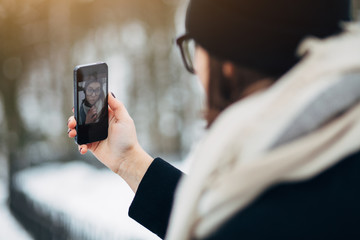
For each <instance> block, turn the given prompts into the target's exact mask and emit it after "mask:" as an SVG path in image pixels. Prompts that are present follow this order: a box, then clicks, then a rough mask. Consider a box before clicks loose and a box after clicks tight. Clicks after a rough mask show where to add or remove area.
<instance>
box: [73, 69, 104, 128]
mask: <svg viewBox="0 0 360 240" xmlns="http://www.w3.org/2000/svg"><path fill="white" fill-rule="evenodd" d="M83 91H84V94H85V99H84V100H83V101H82V103H81V106H80V115H79V124H90V123H96V122H98V121H99V119H100V116H101V112H102V109H103V107H104V100H105V94H104V91H103V90H102V84H101V82H100V81H98V80H97V78H96V75H90V76H89V77H88V79H87V80H85V87H84V90H83Z"/></svg>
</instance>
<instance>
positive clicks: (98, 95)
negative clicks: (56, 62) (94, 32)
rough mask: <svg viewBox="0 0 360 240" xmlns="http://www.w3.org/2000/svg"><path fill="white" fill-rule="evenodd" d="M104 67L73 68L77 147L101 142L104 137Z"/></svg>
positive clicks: (106, 113)
mask: <svg viewBox="0 0 360 240" xmlns="http://www.w3.org/2000/svg"><path fill="white" fill-rule="evenodd" d="M108 114H109V112H108V66H107V64H106V63H103V62H100V63H91V64H84V65H78V66H76V67H75V68H74V116H75V119H76V122H77V124H76V132H77V136H76V137H75V141H76V143H77V144H86V143H91V142H96V141H100V140H104V139H106V138H107V136H108V126H109V120H108Z"/></svg>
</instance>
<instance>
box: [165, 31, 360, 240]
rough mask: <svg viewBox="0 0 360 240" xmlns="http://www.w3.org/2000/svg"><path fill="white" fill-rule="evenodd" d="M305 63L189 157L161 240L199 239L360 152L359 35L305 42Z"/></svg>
mask: <svg viewBox="0 0 360 240" xmlns="http://www.w3.org/2000/svg"><path fill="white" fill-rule="evenodd" d="M299 53H300V54H305V53H306V56H305V57H304V59H303V60H302V61H301V62H300V63H299V64H298V65H297V66H295V67H294V68H293V69H292V70H291V71H290V72H288V73H287V74H286V75H284V76H283V77H282V78H281V79H280V80H278V81H277V82H276V84H274V85H273V86H272V87H270V88H269V89H267V90H265V91H263V92H261V93H257V94H255V95H253V96H250V97H248V98H246V99H244V100H241V101H240V102H238V103H235V104H233V105H232V106H230V107H229V108H228V109H227V110H225V111H224V112H223V113H222V114H221V115H220V116H219V117H218V119H217V120H216V121H215V122H214V124H213V125H212V127H211V129H210V130H209V131H208V133H207V134H206V136H205V137H204V139H203V140H202V141H201V143H200V144H199V146H198V147H197V148H196V149H195V151H194V152H193V153H192V154H191V155H192V157H191V158H192V160H193V161H192V166H191V171H190V173H189V175H188V176H186V177H184V178H183V179H182V180H181V181H180V183H179V187H178V189H177V193H176V196H175V203H174V208H173V211H172V215H171V218H170V224H169V229H168V232H167V239H171V240H180V239H193V238H200V239H201V238H204V237H206V236H208V235H210V234H211V233H213V232H214V231H215V230H216V229H218V227H219V226H221V225H222V224H223V223H224V222H226V221H227V220H228V219H229V218H230V217H231V216H233V215H234V214H235V213H237V212H239V211H241V210H242V209H244V208H245V207H246V206H248V205H249V204H250V203H251V202H252V201H254V200H255V198H256V197H258V196H259V195H260V194H261V193H262V192H264V191H265V190H266V189H268V188H269V187H270V186H273V185H274V184H277V183H280V182H296V181H302V180H306V179H309V178H311V177H314V176H316V175H318V174H319V173H321V172H323V171H324V170H326V169H328V168H329V167H331V166H333V165H334V164H336V163H337V162H339V161H340V160H341V159H343V158H344V157H346V156H347V155H349V154H351V153H353V152H356V151H358V150H359V149H360V28H359V27H357V26H355V25H348V27H347V29H346V30H345V31H344V33H342V34H341V35H338V36H334V37H330V38H328V39H325V40H318V39H307V40H305V41H304V42H303V43H302V44H301V45H300V47H299Z"/></svg>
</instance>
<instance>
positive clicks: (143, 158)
mask: <svg viewBox="0 0 360 240" xmlns="http://www.w3.org/2000/svg"><path fill="white" fill-rule="evenodd" d="M153 160H154V159H153V158H152V157H151V156H150V155H149V154H148V153H147V152H145V150H144V149H143V148H142V147H141V146H140V145H139V144H137V145H136V146H134V147H133V149H131V150H130V152H128V154H126V158H124V159H122V160H121V161H120V162H121V164H120V165H119V169H118V171H117V172H116V173H117V174H118V175H119V176H120V177H122V178H123V179H124V180H125V181H126V182H127V184H128V185H129V186H130V188H131V189H132V190H133V192H136V191H137V189H138V186H139V184H140V182H141V180H142V178H143V177H144V175H145V173H146V171H147V169H148V168H149V166H150V165H151V163H152V162H153Z"/></svg>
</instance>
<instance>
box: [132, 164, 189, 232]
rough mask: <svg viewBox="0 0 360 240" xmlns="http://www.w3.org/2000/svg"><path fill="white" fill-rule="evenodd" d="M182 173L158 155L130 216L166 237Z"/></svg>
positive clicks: (135, 198) (145, 177)
mask: <svg viewBox="0 0 360 240" xmlns="http://www.w3.org/2000/svg"><path fill="white" fill-rule="evenodd" d="M181 176H182V172H181V171H180V170H178V169H177V168H175V167H173V166H172V165H170V164H169V163H167V162H166V161H164V160H162V159H161V158H155V159H154V161H153V162H152V164H151V165H150V167H149V169H148V170H147V172H146V173H145V175H144V177H143V179H142V180H141V182H140V185H139V187H138V190H137V191H136V194H135V197H134V200H133V202H132V203H131V205H130V208H129V216H130V217H131V218H132V219H134V220H135V221H137V222H138V223H140V224H141V225H143V226H144V227H146V228H147V229H149V230H150V231H152V232H153V233H155V234H156V235H158V236H159V237H160V238H164V237H165V233H166V229H167V227H168V223H169V217H170V212H171V208H172V205H173V200H174V194H175V190H176V186H177V184H178V182H179V180H180V178H181Z"/></svg>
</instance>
